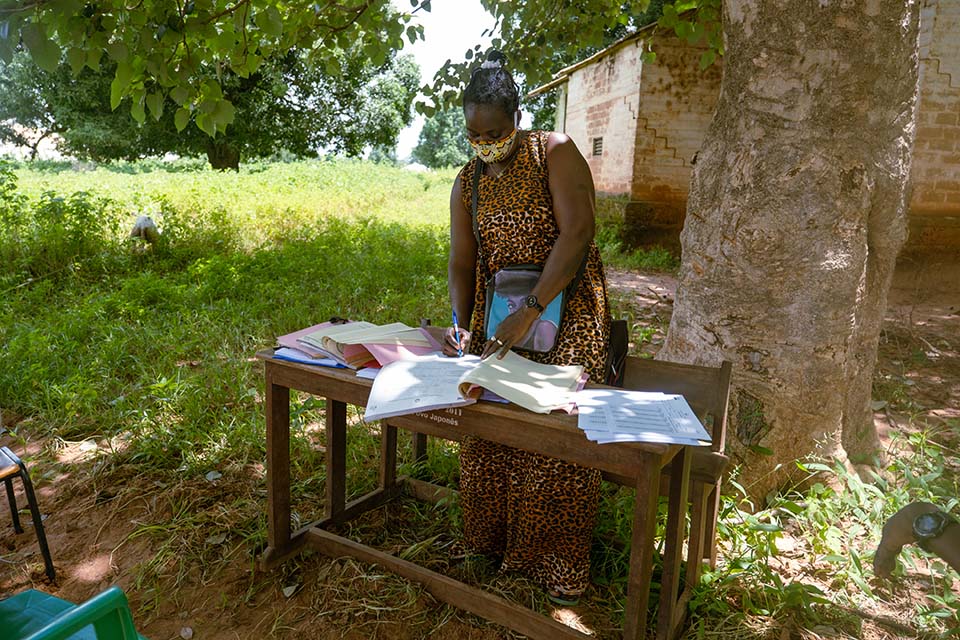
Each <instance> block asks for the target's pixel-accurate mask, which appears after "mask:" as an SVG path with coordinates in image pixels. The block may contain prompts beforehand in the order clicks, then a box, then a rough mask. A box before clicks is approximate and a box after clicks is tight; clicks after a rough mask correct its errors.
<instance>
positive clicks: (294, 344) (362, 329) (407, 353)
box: [274, 322, 440, 369]
mask: <svg viewBox="0 0 960 640" xmlns="http://www.w3.org/2000/svg"><path fill="white" fill-rule="evenodd" d="M277 342H278V343H279V344H280V348H279V349H277V350H276V351H275V352H274V357H275V358H279V359H281V360H292V361H294V362H303V363H306V364H317V365H322V366H339V367H349V368H350V369H361V368H363V367H380V366H383V365H386V364H389V363H390V362H393V361H394V360H398V359H401V358H405V357H411V356H418V355H424V354H428V353H433V352H435V351H438V350H439V349H440V345H439V344H438V343H437V342H436V340H434V339H433V337H432V336H431V335H430V334H429V333H427V332H426V331H424V330H422V329H415V328H413V327H409V326H407V325H405V324H403V323H400V322H395V323H393V324H387V325H375V324H372V323H370V322H347V323H339V324H333V323H330V322H324V323H322V324H318V325H314V326H312V327H308V328H306V329H301V330H300V331H294V332H293V333H289V334H287V335H284V336H280V337H279V338H277Z"/></svg>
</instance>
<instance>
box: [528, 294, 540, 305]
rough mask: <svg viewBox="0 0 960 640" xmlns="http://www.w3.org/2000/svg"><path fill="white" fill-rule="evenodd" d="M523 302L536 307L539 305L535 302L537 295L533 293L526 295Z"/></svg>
mask: <svg viewBox="0 0 960 640" xmlns="http://www.w3.org/2000/svg"><path fill="white" fill-rule="evenodd" d="M524 302H525V303H526V305H527V306H528V307H538V306H540V305H539V304H538V303H537V296H535V295H533V294H530V295H529V296H527V297H526V298H525V299H524Z"/></svg>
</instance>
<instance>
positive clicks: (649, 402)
mask: <svg viewBox="0 0 960 640" xmlns="http://www.w3.org/2000/svg"><path fill="white" fill-rule="evenodd" d="M575 400H576V403H577V408H578V410H579V414H578V418H577V425H578V426H579V427H580V428H581V429H583V431H584V433H585V434H586V435H587V438H589V439H590V440H594V441H595V442H600V443H609V442H659V443H666V444H687V445H700V446H703V445H709V444H710V434H709V433H707V430H706V429H704V428H703V425H702V424H700V420H698V419H697V416H696V415H695V414H694V413H693V410H692V409H690V405H688V404H687V401H686V400H685V399H684V398H683V396H679V395H670V394H663V393H656V392H646V391H630V390H627V389H584V390H582V391H580V392H578V393H577V394H576V397H575Z"/></svg>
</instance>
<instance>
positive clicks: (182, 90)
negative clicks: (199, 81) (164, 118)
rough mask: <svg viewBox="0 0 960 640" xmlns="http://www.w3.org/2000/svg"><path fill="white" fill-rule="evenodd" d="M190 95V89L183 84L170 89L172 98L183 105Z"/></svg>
mask: <svg viewBox="0 0 960 640" xmlns="http://www.w3.org/2000/svg"><path fill="white" fill-rule="evenodd" d="M189 97H190V91H189V90H187V88H186V87H185V86H183V85H177V86H176V87H174V88H173V89H171V90H170V99H171V100H173V101H174V102H176V103H177V104H179V105H183V103H185V102H186V101H187V98H189Z"/></svg>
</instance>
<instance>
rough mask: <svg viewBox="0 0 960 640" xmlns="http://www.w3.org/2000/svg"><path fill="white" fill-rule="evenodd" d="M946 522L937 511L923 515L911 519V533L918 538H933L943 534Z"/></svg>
mask: <svg viewBox="0 0 960 640" xmlns="http://www.w3.org/2000/svg"><path fill="white" fill-rule="evenodd" d="M947 522H948V520H947V518H946V517H945V516H944V515H943V514H942V513H940V512H939V511H934V512H931V513H923V514H920V515H919V516H917V517H916V518H914V519H913V533H914V535H915V536H917V537H918V538H935V537H937V536H938V535H940V534H941V533H942V532H943V529H944V527H945V526H946V524H947Z"/></svg>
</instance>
